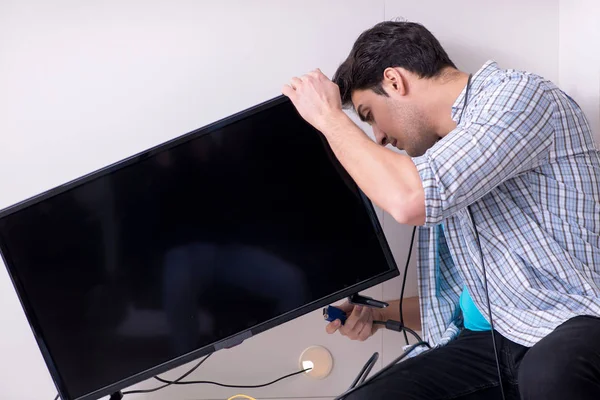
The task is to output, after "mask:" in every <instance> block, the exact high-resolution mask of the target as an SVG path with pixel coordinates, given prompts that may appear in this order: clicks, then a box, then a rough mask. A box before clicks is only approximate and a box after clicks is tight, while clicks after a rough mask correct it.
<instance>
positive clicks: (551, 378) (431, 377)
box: [346, 316, 600, 400]
mask: <svg viewBox="0 0 600 400" xmlns="http://www.w3.org/2000/svg"><path fill="white" fill-rule="evenodd" d="M495 335H496V345H497V347H498V357H499V360H500V369H501V373H502V383H503V387H504V393H505V395H506V399H507V400H509V399H511V400H512V399H523V400H558V399H560V400H565V399H577V400H587V399H590V400H591V399H594V400H597V399H600V319H599V318H595V317H587V316H581V317H576V318H573V319H570V320H569V321H567V322H565V323H564V324H562V325H560V326H559V327H558V328H556V330H554V332H552V333H551V334H549V335H548V336H546V337H545V338H544V339H542V340H541V341H540V342H538V343H537V344H536V345H535V346H533V347H531V348H529V347H524V346H521V345H518V344H516V343H514V342H511V341H510V340H508V339H506V338H504V337H502V336H501V335H500V334H498V333H497V332H495ZM497 371H498V370H497V367H496V359H495V357H494V349H493V347H492V337H491V333H490V332H473V331H469V330H464V331H463V332H461V334H460V335H459V336H458V338H456V339H455V340H454V341H452V342H450V343H449V344H448V345H446V346H444V347H441V348H439V349H435V350H432V351H430V352H427V353H424V354H421V355H419V356H416V357H414V358H411V359H408V360H406V361H404V362H401V363H399V364H398V365H396V366H394V367H393V368H392V369H390V370H389V371H387V372H386V373H384V374H383V375H382V376H381V377H380V378H377V379H375V380H373V382H371V383H370V384H368V385H367V386H365V387H364V388H361V389H359V390H358V391H357V392H356V393H355V394H351V395H349V396H348V397H347V398H346V399H348V400H357V399H369V400H378V399H403V400H415V399H419V400H421V399H427V400H442V399H444V400H449V399H461V400H479V399H492V400H495V399H501V394H500V385H499V381H498V372H497Z"/></svg>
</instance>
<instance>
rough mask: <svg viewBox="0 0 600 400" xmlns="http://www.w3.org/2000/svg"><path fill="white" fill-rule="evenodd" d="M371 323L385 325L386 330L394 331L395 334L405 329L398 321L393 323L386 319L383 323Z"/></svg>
mask: <svg viewBox="0 0 600 400" xmlns="http://www.w3.org/2000/svg"><path fill="white" fill-rule="evenodd" d="M373 322H374V323H380V324H381V325H385V328H386V329H389V330H392V331H396V332H403V331H404V329H405V328H404V326H402V323H401V322H400V321H394V320H392V319H388V320H387V321H385V322H383V321H373Z"/></svg>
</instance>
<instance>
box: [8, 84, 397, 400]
mask: <svg viewBox="0 0 600 400" xmlns="http://www.w3.org/2000/svg"><path fill="white" fill-rule="evenodd" d="M140 134H143V133H140ZM0 251H1V253H2V256H3V259H4V263H5V265H6V267H7V269H8V272H9V275H10V277H11V279H12V282H13V284H14V287H15V289H16V292H17V294H18V297H19V299H20V301H21V304H22V306H23V309H24V311H25V314H26V316H27V319H28V321H29V324H30V325H31V329H32V330H33V333H34V336H35V338H36V340H37V343H38V345H39V347H40V350H41V352H42V354H43V357H44V359H45V362H46V364H47V366H48V369H49V371H50V373H51V375H52V378H53V380H54V382H55V384H56V387H57V389H58V391H59V394H60V396H61V399H63V400H74V399H81V400H83V399H97V398H100V397H102V396H105V395H107V394H111V393H114V392H117V391H119V390H120V389H122V388H125V387H127V386H131V385H133V384H135V383H137V382H140V381H142V380H145V379H148V378H150V377H152V376H154V375H157V374H159V373H162V372H165V371H167V370H169V369H172V368H174V367H177V366H179V365H182V364H184V363H186V362H189V361H191V360H193V359H196V358H198V357H200V356H203V355H206V354H208V353H210V352H213V351H217V350H219V349H221V348H224V347H230V346H231V345H235V344H238V343H240V342H241V341H242V340H243V339H245V338H248V337H251V336H252V335H256V334H258V333H260V332H262V331H265V330H267V329H270V328H273V327H275V326H277V325H279V324H282V323H284V322H286V321H289V320H291V319H293V318H296V317H298V316H301V315H303V314H305V313H308V312H310V311H313V310H316V309H318V308H320V307H323V306H325V305H327V304H330V303H332V302H334V301H337V300H340V299H342V298H344V297H346V296H349V295H351V294H353V293H356V292H358V291H360V290H363V289H366V288H368V287H370V286H373V285H375V284H378V283H381V282H383V281H385V280H387V279H390V278H392V277H394V276H397V275H398V269H397V267H396V264H395V262H394V260H393V257H392V254H391V252H390V249H389V247H388V244H387V242H386V240H385V237H384V234H383V232H382V229H381V227H380V225H379V222H378V219H377V217H376V214H375V212H374V210H373V207H372V205H371V203H370V201H369V200H368V199H367V198H366V197H365V196H364V194H363V193H362V192H361V191H360V190H359V188H358V187H357V186H356V184H355V183H354V181H353V180H352V179H351V178H350V176H349V175H348V174H347V173H346V171H345V170H344V169H343V168H342V166H341V165H340V164H339V163H338V161H337V160H336V158H335V157H334V155H333V153H332V151H331V149H330V148H329V147H328V144H327V142H326V140H325V139H324V137H323V136H322V135H321V133H320V132H318V131H316V130H315V129H314V128H312V127H311V126H310V125H309V124H307V123H306V122H305V121H304V120H303V119H302V118H301V117H300V116H299V114H298V113H297V111H296V110H295V108H294V107H293V105H292V104H291V103H290V101H289V100H288V99H287V98H285V97H283V96H280V97H277V98H275V99H272V100H270V101H267V102H265V103H262V104H260V105H258V106H255V107H253V108H250V109H248V110H245V111H243V112H241V113H238V114H236V115H233V116H231V117H229V118H226V119H224V120H221V121H219V122H216V123H214V124H211V125H209V126H206V127H204V128H201V129H198V130H195V131H193V132H190V133H188V134H185V135H183V136H181V137H178V138H176V139H174V140H172V141H169V142H167V143H164V144H161V145H159V146H157V147H155V148H152V149H150V150H147V151H144V152H141V153H139V154H137V155H134V156H132V157H130V158H128V159H125V160H123V161H121V162H118V163H116V164H114V165H111V166H108V167H106V168H103V169H101V170H99V171H96V172H93V173H91V174H89V175H87V176H84V177H81V178H79V179H76V180H74V181H72V182H70V183H67V184H65V185H62V186H60V187H57V188H54V189H52V190H50V191H48V192H46V193H43V194H41V195H39V196H36V197H34V198H31V199H29V200H26V201H24V202H22V203H20V204H17V205H15V206H12V207H10V208H8V209H5V210H3V211H2V212H0Z"/></svg>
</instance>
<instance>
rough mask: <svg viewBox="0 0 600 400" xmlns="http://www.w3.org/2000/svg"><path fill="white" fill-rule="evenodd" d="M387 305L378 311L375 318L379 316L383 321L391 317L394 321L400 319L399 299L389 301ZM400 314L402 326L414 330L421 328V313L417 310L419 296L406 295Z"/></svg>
mask: <svg viewBox="0 0 600 400" xmlns="http://www.w3.org/2000/svg"><path fill="white" fill-rule="evenodd" d="M388 303H389V307H386V308H383V309H381V310H378V311H379V315H377V316H376V318H381V320H383V321H384V322H385V321H387V320H389V319H391V320H394V321H400V308H399V305H400V304H399V303H400V300H393V301H389V302H388ZM402 314H403V317H404V326H406V327H408V328H410V329H412V330H414V331H420V330H421V313H420V310H419V298H418V297H408V298H405V299H404V301H403V302H402Z"/></svg>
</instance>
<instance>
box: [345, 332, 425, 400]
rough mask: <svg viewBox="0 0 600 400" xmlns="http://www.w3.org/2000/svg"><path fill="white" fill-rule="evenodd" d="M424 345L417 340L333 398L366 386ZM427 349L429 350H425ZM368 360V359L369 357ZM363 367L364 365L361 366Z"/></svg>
mask: <svg viewBox="0 0 600 400" xmlns="http://www.w3.org/2000/svg"><path fill="white" fill-rule="evenodd" d="M424 345H428V344H427V343H426V342H418V343H415V344H413V345H412V346H411V347H409V348H408V349H407V350H406V351H405V352H404V353H402V354H401V355H400V356H399V357H397V358H396V359H395V360H393V361H392V362H391V363H389V364H388V365H386V366H385V367H383V368H382V369H380V370H379V371H377V372H376V373H375V374H374V375H373V376H372V377H370V378H368V379H366V380H364V381H363V382H362V383H360V384H358V385H356V386H355V387H353V388H350V389H348V390H347V391H345V392H344V393H342V394H341V395H339V396H338V397H336V398H335V399H334V400H343V399H344V398H345V397H346V396H348V395H349V394H350V393H354V392H356V391H357V390H358V389H361V388H363V387H365V386H367V385H368V384H370V383H371V382H373V381H374V380H375V379H377V378H378V377H380V376H381V375H382V374H383V373H385V372H386V371H388V370H389V369H390V368H392V367H393V366H394V365H396V364H398V363H399V362H400V361H402V360H403V359H404V358H405V357H406V356H408V355H409V354H410V353H411V352H412V351H414V350H415V349H416V348H417V347H420V346H424ZM426 351H429V350H426ZM369 360H370V359H369ZM363 368H364V367H363Z"/></svg>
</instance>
